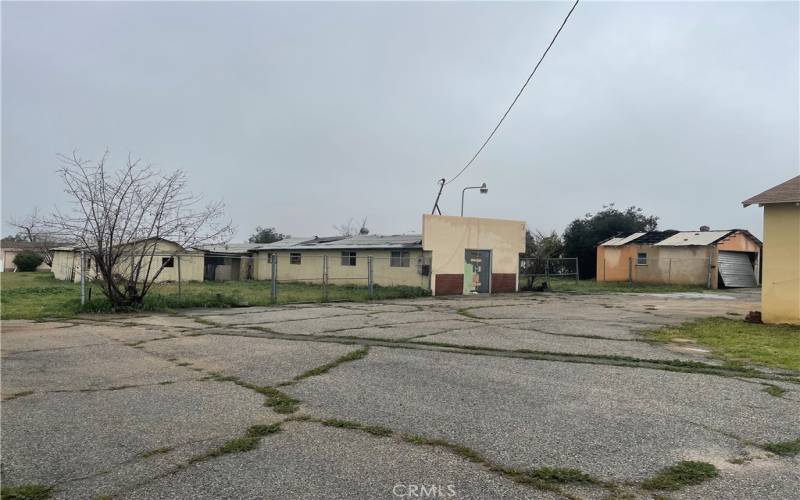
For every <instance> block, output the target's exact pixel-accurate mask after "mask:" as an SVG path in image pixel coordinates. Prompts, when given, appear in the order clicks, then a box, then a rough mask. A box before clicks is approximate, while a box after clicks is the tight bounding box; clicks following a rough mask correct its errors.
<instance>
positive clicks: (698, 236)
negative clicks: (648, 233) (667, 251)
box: [655, 229, 735, 247]
mask: <svg viewBox="0 0 800 500" xmlns="http://www.w3.org/2000/svg"><path fill="white" fill-rule="evenodd" d="M734 231H735V230H734V229H725V230H717V231H680V232H678V233H675V234H673V235H672V236H670V237H669V238H666V239H664V240H661V241H659V242H658V243H656V244H655V246H657V247H688V246H705V245H710V244H712V243H714V242H716V241H718V240H721V239H722V238H724V237H726V236H728V235H729V234H731V233H732V232H734Z"/></svg>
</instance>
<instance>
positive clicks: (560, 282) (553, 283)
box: [537, 278, 708, 293]
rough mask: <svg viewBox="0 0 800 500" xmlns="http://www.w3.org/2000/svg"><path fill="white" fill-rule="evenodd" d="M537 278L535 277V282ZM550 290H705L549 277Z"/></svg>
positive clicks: (626, 291)
mask: <svg viewBox="0 0 800 500" xmlns="http://www.w3.org/2000/svg"><path fill="white" fill-rule="evenodd" d="M538 282H539V278H537V283H538ZM549 286H550V290H551V291H553V292H577V293H610V292H616V293H675V292H707V291H708V290H707V289H706V288H705V287H704V286H700V285H659V284H650V283H633V284H629V283H628V282H625V281H595V280H593V279H592V280H580V281H577V282H576V281H575V279H567V278H550V283H549Z"/></svg>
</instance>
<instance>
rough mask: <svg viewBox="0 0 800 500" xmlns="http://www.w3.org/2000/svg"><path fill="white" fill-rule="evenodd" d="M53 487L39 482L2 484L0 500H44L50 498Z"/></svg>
mask: <svg viewBox="0 0 800 500" xmlns="http://www.w3.org/2000/svg"><path fill="white" fill-rule="evenodd" d="M52 494H53V488H52V487H50V486H42V485H40V484H20V485H18V486H3V487H2V489H0V498H1V499H2V500H44V499H46V498H50V496H51V495H52Z"/></svg>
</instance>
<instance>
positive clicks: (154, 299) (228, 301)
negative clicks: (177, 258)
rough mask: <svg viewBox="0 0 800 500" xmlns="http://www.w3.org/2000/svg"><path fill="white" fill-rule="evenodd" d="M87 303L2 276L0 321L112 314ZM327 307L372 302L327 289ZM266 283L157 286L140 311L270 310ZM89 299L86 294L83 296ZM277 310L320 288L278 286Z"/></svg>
mask: <svg viewBox="0 0 800 500" xmlns="http://www.w3.org/2000/svg"><path fill="white" fill-rule="evenodd" d="M88 288H91V290H92V291H91V300H90V301H89V302H88V303H87V304H86V306H84V307H83V308H81V305H80V284H78V283H72V282H69V281H59V280H56V279H55V278H53V274H52V273H1V274H0V305H1V306H2V307H1V308H0V318H2V319H44V318H69V317H72V316H75V315H76V314H79V313H81V312H95V313H103V312H112V311H113V307H112V306H111V303H109V302H108V300H106V298H105V297H104V296H103V292H102V290H101V285H100V284H99V283H89V284H87V289H88ZM327 289H328V300H329V301H339V300H347V301H355V302H363V301H367V300H370V298H369V291H368V290H367V287H366V286H357V285H328V287H327ZM270 290H271V284H270V282H269V281H225V282H217V281H211V282H189V283H183V284H182V285H181V297H180V299H179V298H178V285H177V284H176V283H157V284H156V285H154V286H153V289H152V290H151V292H150V293H149V294H148V295H147V296H146V297H145V300H144V304H143V305H142V308H141V310H144V311H171V310H175V309H182V308H189V307H192V308H196V307H242V306H264V305H270V304H271V299H270ZM87 293H88V292H87ZM429 294H430V292H429V291H428V290H425V289H423V288H417V287H410V286H392V287H383V286H378V285H376V286H375V287H374V300H384V299H396V298H411V297H423V296H427V295H429ZM277 302H278V303H279V304H286V303H293V302H323V289H322V286H321V285H317V284H313V283H279V284H278V301H277Z"/></svg>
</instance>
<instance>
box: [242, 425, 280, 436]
mask: <svg viewBox="0 0 800 500" xmlns="http://www.w3.org/2000/svg"><path fill="white" fill-rule="evenodd" d="M280 431H281V424H280V423H275V424H260V425H254V426H252V427H250V428H249V429H247V434H246V436H247V437H264V436H268V435H270V434H275V433H276V432H280Z"/></svg>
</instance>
